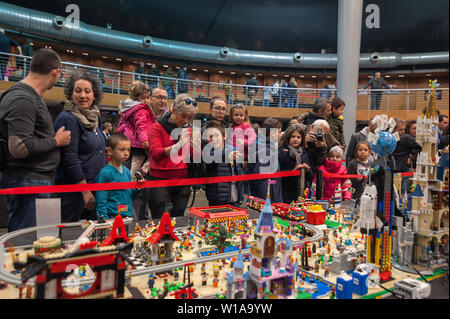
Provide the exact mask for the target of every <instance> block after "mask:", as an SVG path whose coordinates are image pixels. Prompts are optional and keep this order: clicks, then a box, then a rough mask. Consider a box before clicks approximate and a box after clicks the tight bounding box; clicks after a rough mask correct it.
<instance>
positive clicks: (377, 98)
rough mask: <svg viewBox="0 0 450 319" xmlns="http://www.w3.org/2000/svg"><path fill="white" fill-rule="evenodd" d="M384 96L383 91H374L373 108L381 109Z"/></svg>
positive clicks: (371, 107)
mask: <svg viewBox="0 0 450 319" xmlns="http://www.w3.org/2000/svg"><path fill="white" fill-rule="evenodd" d="M382 96H383V94H382V93H381V92H379V93H372V105H371V106H370V109H371V110H379V109H380V104H381V97H382Z"/></svg>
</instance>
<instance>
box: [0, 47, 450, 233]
mask: <svg viewBox="0 0 450 319" xmlns="http://www.w3.org/2000/svg"><path fill="white" fill-rule="evenodd" d="M142 74H147V75H152V76H150V77H142V76H141V75H142ZM60 75H61V59H60V57H59V56H58V54H57V53H56V52H54V51H53V50H51V49H40V50H37V51H36V52H34V54H33V57H32V59H31V68H30V72H29V74H28V75H27V76H26V77H25V78H24V79H23V80H22V81H20V82H17V83H15V84H14V85H13V86H12V87H11V88H9V89H8V90H7V91H6V92H4V93H3V95H2V96H1V101H0V119H1V124H2V125H1V126H0V137H1V150H2V158H3V156H5V158H6V160H5V161H4V163H2V180H1V184H2V188H11V187H22V186H35V185H51V184H59V185H63V184H90V183H109V182H126V181H136V180H137V181H143V180H144V179H148V180H151V181H160V180H175V179H185V178H189V177H194V175H195V177H196V176H197V175H196V174H201V176H204V177H220V176H232V175H242V174H266V173H274V172H277V171H292V170H302V174H304V185H300V179H299V178H298V177H285V178H276V179H273V180H270V181H269V180H250V181H248V182H223V183H217V184H206V185H205V186H204V189H205V194H206V198H207V200H208V201H209V204H210V205H211V206H214V205H222V204H231V205H234V206H237V207H239V206H241V205H242V202H243V199H244V189H247V191H248V194H249V195H253V196H257V197H262V198H265V197H266V196H270V200H271V201H272V202H285V203H291V202H292V201H293V200H295V199H296V198H297V197H298V196H299V195H300V196H301V195H303V194H301V189H302V190H303V189H305V188H311V189H312V190H313V191H314V190H315V187H316V185H318V183H317V181H318V179H319V178H322V177H323V180H322V181H323V183H321V184H323V189H321V190H320V191H321V195H322V198H323V199H330V198H332V197H333V195H334V192H335V189H336V188H339V187H340V189H341V190H342V199H343V200H348V199H355V200H358V199H359V198H360V197H361V195H362V191H363V189H364V185H365V179H361V178H352V179H347V178H342V177H329V174H340V175H346V174H358V175H361V174H366V173H367V171H368V170H370V168H371V164H372V163H373V161H375V160H376V159H377V155H376V154H375V153H374V152H373V150H371V145H370V144H369V143H368V136H369V133H370V132H372V133H373V132H375V130H376V129H377V122H376V121H374V118H372V119H370V120H369V122H368V125H367V127H365V128H363V129H362V130H361V131H359V132H357V133H355V134H353V135H352V136H351V139H350V141H349V142H348V146H347V143H346V141H345V139H344V134H343V126H344V119H343V111H344V108H345V101H343V100H342V99H341V98H339V97H337V96H335V97H333V98H331V97H330V98H331V99H327V98H318V99H317V100H316V101H315V103H314V105H313V108H312V110H311V111H310V112H308V113H305V114H301V115H300V116H297V117H294V118H292V119H291V120H290V121H289V124H288V126H287V128H286V129H285V131H284V132H282V129H283V123H282V122H281V121H279V120H277V119H274V118H270V117H269V118H266V119H265V120H264V121H263V123H262V125H261V126H259V125H257V123H251V121H250V117H249V112H248V105H244V104H241V103H230V102H232V98H231V96H230V94H225V96H224V97H221V96H214V97H212V98H211V100H210V104H209V114H208V115H207V116H206V118H202V119H201V125H200V126H199V127H196V126H195V125H194V124H193V120H194V119H197V118H198V117H197V116H196V114H197V113H198V108H197V101H196V100H195V99H194V98H193V97H191V96H189V95H188V94H187V93H184V92H188V90H187V81H186V80H187V79H188V78H189V76H188V74H187V71H186V68H180V70H179V71H178V74H177V79H176V80H170V78H173V76H174V73H173V72H172V70H171V69H170V68H169V69H168V70H167V72H166V75H167V78H166V79H163V81H161V82H160V81H159V80H158V79H157V76H158V75H160V73H159V70H158V69H157V68H156V66H155V65H151V67H150V69H149V70H148V72H146V71H145V66H144V65H141V66H140V67H139V68H138V69H137V70H136V78H135V81H133V83H132V84H131V86H130V89H129V98H127V99H125V100H123V101H121V102H120V106H119V114H120V121H119V123H118V126H117V129H116V132H114V131H115V130H114V129H113V125H111V123H109V122H105V123H102V118H101V116H100V111H99V104H100V103H101V99H102V95H103V94H102V89H101V83H100V82H99V79H98V77H96V76H95V75H93V74H92V73H90V72H73V73H71V74H70V75H69V76H68V78H67V80H66V81H65V84H64V93H65V96H66V102H65V103H64V110H63V112H61V113H60V114H59V115H58V117H57V118H56V121H55V122H54V123H53V121H52V119H51V116H50V113H49V111H48V108H47V106H46V105H45V103H44V101H43V100H42V98H41V96H42V94H43V93H44V92H45V91H46V90H49V89H51V88H52V87H53V86H54V85H55V83H56V82H57V81H58V79H59V77H60ZM174 81H178V82H177V95H176V96H175V90H174V87H173V84H174ZM378 82H380V83H381V84H380V83H378ZM229 84H230V83H229ZM369 84H370V85H372V88H377V85H384V82H383V80H381V79H380V77H378V76H376V77H374V78H373V79H372V80H371V82H370V83H369ZM256 85H257V81H256V75H254V76H252V78H251V79H250V80H249V81H248V82H247V85H246V86H245V93H246V95H247V97H248V99H249V101H250V103H249V105H250V106H251V105H253V101H254V97H255V94H256V93H257V91H258V87H256ZM296 87H297V84H296V82H295V79H294V78H291V79H290V81H289V83H286V82H285V81H284V80H282V81H281V83H279V82H278V81H276V82H275V84H274V85H273V86H272V88H271V89H270V90H268V91H266V92H264V93H263V94H264V96H265V97H266V100H270V98H272V99H273V101H274V102H275V103H285V102H286V103H287V104H286V105H287V107H295V103H296V102H295V100H294V99H295V98H296V95H295V94H294V95H292V93H290V92H289V91H287V90H284V88H296ZM292 92H295V91H292ZM374 94H375V93H374ZM174 96H175V98H174V101H173V103H172V105H170V106H168V105H167V103H168V100H169V99H170V98H171V97H174ZM372 99H373V100H374V101H375V102H374V103H375V105H374V108H377V105H376V104H377V103H379V100H380V99H381V97H379V96H375V97H374V96H372ZM438 130H439V141H438V144H439V145H438V148H443V147H445V146H447V145H448V117H447V116H445V115H441V116H439V126H438ZM395 132H397V133H398V134H399V137H400V140H399V141H398V143H397V146H396V149H395V151H394V153H393V156H392V157H393V159H394V160H395V162H396V165H395V172H408V171H410V170H411V169H413V168H414V167H415V161H416V158H417V154H418V153H419V152H420V151H421V146H420V145H419V144H418V143H417V142H416V140H415V138H416V122H415V121H408V122H405V121H404V120H401V119H396V127H395ZM344 154H346V155H344ZM195 159H200V160H201V161H200V163H194V162H195ZM344 159H345V160H344ZM107 160H108V161H107ZM193 165H196V166H193ZM193 168H194V171H195V172H194V173H192V172H193ZM408 182H409V180H408V178H404V180H403V182H402V190H401V191H402V193H404V192H406V190H407V187H408ZM269 184H270V187H269ZM246 186H247V187H246ZM269 188H270V192H268V190H269ZM193 189H194V191H195V190H196V188H195V187H194V188H192V187H191V186H167V187H153V188H146V189H144V190H123V191H111V192H105V191H102V192H97V193H96V192H92V191H84V192H74V193H60V194H54V195H53V196H54V197H59V198H61V221H62V222H72V221H78V220H80V219H83V218H88V219H95V218H98V217H100V216H103V217H105V218H112V217H113V216H114V215H115V214H116V213H117V205H125V207H126V208H125V209H122V212H121V213H122V214H123V215H124V216H134V217H135V218H136V219H138V220H142V219H147V218H154V219H158V218H161V216H162V214H163V213H164V212H165V211H166V210H167V209H169V210H170V212H171V216H173V217H175V216H183V215H184V214H185V209H186V207H187V206H188V201H189V198H190V196H191V192H192V190H193ZM315 191H318V190H317V189H316V190H315ZM48 197H50V194H35V195H7V196H6V200H7V206H8V210H9V224H8V230H9V231H13V230H17V229H21V228H25V227H30V226H34V225H35V224H36V219H35V213H34V211H35V198H48ZM147 205H148V206H147Z"/></svg>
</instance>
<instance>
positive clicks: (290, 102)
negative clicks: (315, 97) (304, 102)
mask: <svg viewBox="0 0 450 319" xmlns="http://www.w3.org/2000/svg"><path fill="white" fill-rule="evenodd" d="M295 98H296V96H295V95H289V96H288V107H289V108H295Z"/></svg>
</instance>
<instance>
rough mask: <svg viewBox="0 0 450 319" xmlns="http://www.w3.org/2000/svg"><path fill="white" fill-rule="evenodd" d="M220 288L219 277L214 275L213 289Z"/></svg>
mask: <svg viewBox="0 0 450 319" xmlns="http://www.w3.org/2000/svg"><path fill="white" fill-rule="evenodd" d="M217 287H219V275H218V274H217V275H214V279H213V288H217Z"/></svg>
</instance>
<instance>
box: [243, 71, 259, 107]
mask: <svg viewBox="0 0 450 319" xmlns="http://www.w3.org/2000/svg"><path fill="white" fill-rule="evenodd" d="M245 85H247V86H246V87H245V93H246V95H247V99H248V101H249V102H248V105H251V106H253V103H254V98H255V95H256V93H257V92H258V88H257V87H256V85H258V81H257V80H256V74H253V75H252V77H251V78H250V79H248V81H247V83H245Z"/></svg>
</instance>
